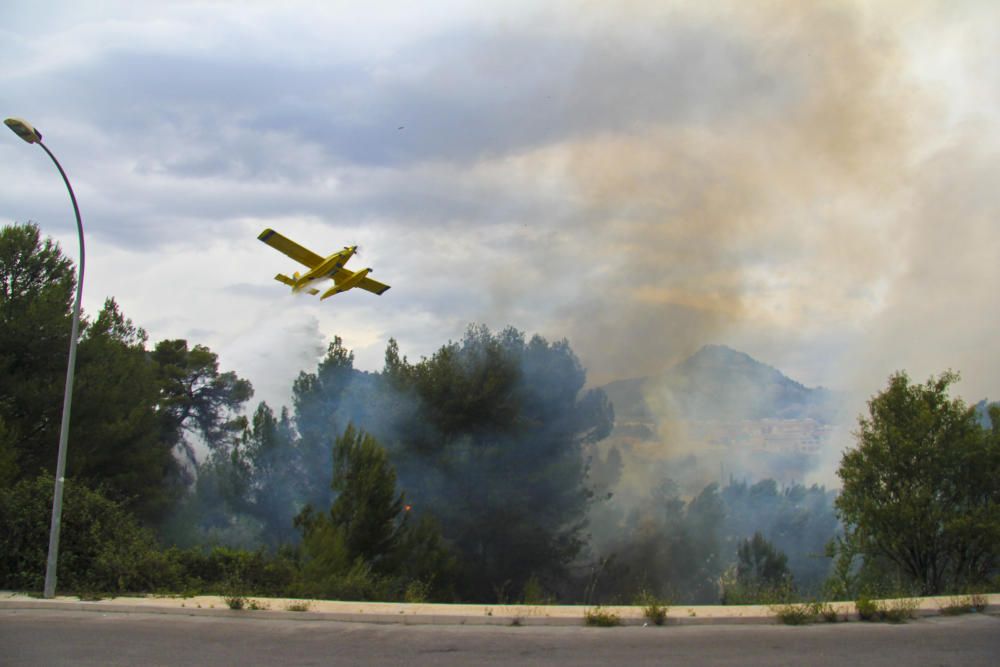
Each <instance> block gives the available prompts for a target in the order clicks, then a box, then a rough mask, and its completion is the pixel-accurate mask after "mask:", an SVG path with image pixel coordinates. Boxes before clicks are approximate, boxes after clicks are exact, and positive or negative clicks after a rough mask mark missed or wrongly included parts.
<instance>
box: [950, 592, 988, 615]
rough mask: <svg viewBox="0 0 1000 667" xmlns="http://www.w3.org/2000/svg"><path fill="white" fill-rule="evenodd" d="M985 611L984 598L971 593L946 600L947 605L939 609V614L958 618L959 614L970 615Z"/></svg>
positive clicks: (981, 595)
mask: <svg viewBox="0 0 1000 667" xmlns="http://www.w3.org/2000/svg"><path fill="white" fill-rule="evenodd" d="M984 609H986V596H985V595H983V594H982V593H971V594H969V595H959V596H955V597H952V598H951V599H950V600H948V604H946V605H945V606H943V607H941V613H942V614H944V615H945V616H958V615H959V614H971V613H973V612H977V611H983V610H984Z"/></svg>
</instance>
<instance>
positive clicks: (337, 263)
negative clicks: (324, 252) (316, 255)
mask: <svg viewBox="0 0 1000 667" xmlns="http://www.w3.org/2000/svg"><path fill="white" fill-rule="evenodd" d="M357 251H358V247H357V246H350V247H346V248H344V249H343V250H341V251H340V252H335V253H333V254H332V255H330V256H329V257H327V258H326V259H324V260H323V261H322V262H321V263H319V264H317V265H316V266H315V267H314V268H312V269H309V270H308V271H307V272H305V273H303V274H302V275H299V274H298V273H296V274H295V275H294V276H293V278H294V279H295V286H294V287H293V288H292V289H293V290H294V291H296V292H298V291H299V290H302V289H305V288H306V287H308V286H309V284H310V283H314V282H316V281H317V280H330V279H332V278H333V276H334V275H335V274H336V273H337V271H339V270H340V269H342V268H344V264H347V260H349V259H350V258H351V257H353V256H354V253H356V252H357Z"/></svg>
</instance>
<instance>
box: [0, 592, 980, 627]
mask: <svg viewBox="0 0 1000 667" xmlns="http://www.w3.org/2000/svg"><path fill="white" fill-rule="evenodd" d="M985 597H986V602H987V605H986V609H985V610H984V611H983V612H982V613H986V614H998V613H1000V594H993V595H987V596H985ZM957 599H958V598H957V597H951V596H942V597H937V598H917V599H916V600H917V603H918V606H917V608H916V609H914V616H916V617H918V618H924V617H929V616H940V615H942V609H943V608H945V607H947V606H949V605H951V604H955V602H956V600H957ZM248 600H253V601H255V602H256V603H257V604H258V605H260V606H261V607H262V608H260V609H242V610H232V609H228V608H227V607H226V603H225V601H224V600H223V598H221V597H218V596H197V597H192V598H179V597H134V598H126V597H118V598H110V599H107V600H97V601H82V600H79V599H78V598H75V597H57V598H54V599H51V600H45V599H38V598H33V597H31V596H28V595H24V594H20V593H12V592H0V610H13V611H17V610H24V611H31V610H39V609H48V610H62V611H76V612H78V611H86V612H100V613H106V614H130V613H131V614H166V615H182V616H206V617H216V618H241V619H269V620H282V621H309V622H316V621H326V622H348V623H376V624H397V625H506V626H564V627H565V626H580V625H584V624H585V622H584V617H585V614H586V612H587V611H588V610H592V609H594V608H595V607H593V606H569V605H561V606H555V605H552V606H546V605H537V606H532V605H469V604H456V605H448V604H411V603H386V602H372V603H365V602H343V601H330V600H292V599H287V598H259V597H253V598H248ZM302 604H304V605H307V606H308V607H309V608H308V610H306V611H291V610H289V609H288V607H289V606H292V605H302ZM831 606H832V607H833V608H834V609H835V610H836V611H837V613H838V616H839V617H840V618H841V620H842V621H843V620H849V621H857V620H858V615H857V612H856V611H855V608H854V603H853V602H834V603H831ZM600 609H601V610H602V611H604V612H607V613H610V614H615V615H617V616H618V618H619V619H620V625H625V626H643V625H647V624H649V625H652V624H651V623H649V621H648V620H647V619H646V618H644V617H643V615H642V608H641V607H635V606H602V607H601V608H600ZM820 622H822V621H820ZM779 623H781V621H780V620H779V619H778V618H777V616H775V614H774V613H773V612H772V610H771V608H770V607H767V606H763V605H747V606H728V607H726V606H672V607H671V608H670V611H669V613H668V615H667V618H666V622H665V625H666V626H679V625H733V624H740V625H743V624H756V625H775V624H779Z"/></svg>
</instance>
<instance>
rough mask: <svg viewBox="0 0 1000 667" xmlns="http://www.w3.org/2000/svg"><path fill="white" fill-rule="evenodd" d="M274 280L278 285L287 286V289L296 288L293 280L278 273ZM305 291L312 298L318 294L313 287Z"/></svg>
mask: <svg viewBox="0 0 1000 667" xmlns="http://www.w3.org/2000/svg"><path fill="white" fill-rule="evenodd" d="M295 275H298V274H295ZM274 279H275V280H277V281H278V282H279V283H284V284H285V285H288V286H289V287H291V288H292V290H295V288H296V286H297V285H298V283H296V282H295V280H293V279H292V278H289V277H288V276H286V275H285V274H283V273H279V274H278V275H276V276H275V277H274ZM305 291H306V292H309V294H312V295H313V296H316V295H317V294H319V290H318V289H316V288H315V287H310V288H308V289H307V290H305Z"/></svg>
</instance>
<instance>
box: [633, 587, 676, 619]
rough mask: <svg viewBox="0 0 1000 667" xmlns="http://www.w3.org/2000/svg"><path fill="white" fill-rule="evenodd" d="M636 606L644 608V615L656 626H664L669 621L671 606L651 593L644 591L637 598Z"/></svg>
mask: <svg viewBox="0 0 1000 667" xmlns="http://www.w3.org/2000/svg"><path fill="white" fill-rule="evenodd" d="M635 602H636V604H637V605H639V606H641V607H642V615H643V616H645V617H646V618H647V619H649V620H650V621H652V622H653V624H655V625H663V624H664V623H665V622H666V620H667V612H668V611H670V605H668V604H667V603H666V602H664V601H663V600H660V599H659V598H657V597H656V596H655V595H653V594H652V593H650V592H649V591H646V590H643V591H641V592H640V593H639V595H638V597H636V601H635Z"/></svg>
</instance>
